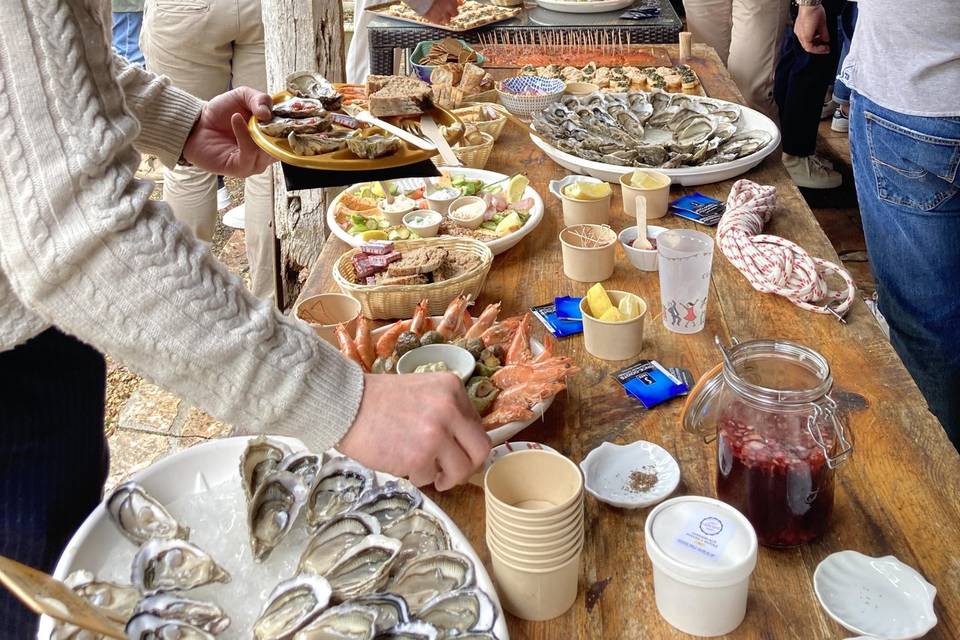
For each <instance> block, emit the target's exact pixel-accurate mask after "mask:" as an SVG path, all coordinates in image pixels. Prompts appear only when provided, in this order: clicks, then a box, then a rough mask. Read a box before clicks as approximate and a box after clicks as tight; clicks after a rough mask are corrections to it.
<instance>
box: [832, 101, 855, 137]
mask: <svg viewBox="0 0 960 640" xmlns="http://www.w3.org/2000/svg"><path fill="white" fill-rule="evenodd" d="M830 128H831V129H833V130H834V131H839V132H840V133H848V132H849V131H850V116H848V115H847V114H845V113H844V112H843V110H842V109H841V108H840V107H837V110H836V111H834V112H833V121H832V122H831V123H830Z"/></svg>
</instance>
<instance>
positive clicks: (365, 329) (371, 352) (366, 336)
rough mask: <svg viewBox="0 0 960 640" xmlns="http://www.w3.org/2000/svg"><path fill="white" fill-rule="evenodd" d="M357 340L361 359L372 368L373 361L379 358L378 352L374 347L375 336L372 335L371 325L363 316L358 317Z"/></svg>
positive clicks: (367, 366)
mask: <svg viewBox="0 0 960 640" xmlns="http://www.w3.org/2000/svg"><path fill="white" fill-rule="evenodd" d="M355 342H356V344H357V352H358V353H359V354H360V359H361V360H363V366H365V367H366V368H367V369H370V368H371V367H372V366H373V361H374V360H376V358H377V352H376V350H375V349H374V347H373V338H372V337H371V336H370V325H369V324H367V319H366V318H364V317H363V316H360V317H359V318H357V337H356V339H355Z"/></svg>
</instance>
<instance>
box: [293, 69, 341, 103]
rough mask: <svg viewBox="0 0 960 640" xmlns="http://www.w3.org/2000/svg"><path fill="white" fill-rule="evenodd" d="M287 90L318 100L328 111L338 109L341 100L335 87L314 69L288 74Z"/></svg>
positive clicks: (302, 96) (296, 94)
mask: <svg viewBox="0 0 960 640" xmlns="http://www.w3.org/2000/svg"><path fill="white" fill-rule="evenodd" d="M287 91H289V92H290V93H292V94H293V95H295V96H299V97H301V98H313V99H314V100H318V101H320V103H321V104H323V106H324V108H326V109H327V110H328V111H335V110H336V109H339V108H340V103H341V102H342V100H343V96H341V95H340V92H339V91H337V89H336V87H334V86H333V85H332V84H331V83H330V81H329V80H327V79H326V78H324V77H323V76H322V75H320V74H319V73H317V72H315V71H295V72H293V73H291V74H290V75H288V76H287Z"/></svg>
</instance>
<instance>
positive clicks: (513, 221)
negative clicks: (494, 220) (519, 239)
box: [495, 211, 523, 236]
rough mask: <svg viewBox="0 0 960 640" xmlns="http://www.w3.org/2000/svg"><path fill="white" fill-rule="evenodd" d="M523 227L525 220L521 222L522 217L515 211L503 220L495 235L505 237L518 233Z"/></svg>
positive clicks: (498, 225)
mask: <svg viewBox="0 0 960 640" xmlns="http://www.w3.org/2000/svg"><path fill="white" fill-rule="evenodd" d="M522 226H523V220H521V219H520V216H519V215H517V212H516V211H514V212H513V213H511V214H509V215H508V216H506V217H505V218H504V219H503V220H501V221H500V223H499V224H497V229H496V232H495V233H496V234H497V235H498V236H505V235H507V234H508V233H513V232H514V231H516V230H517V229H519V228H520V227H522Z"/></svg>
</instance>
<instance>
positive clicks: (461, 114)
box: [453, 102, 507, 142]
mask: <svg viewBox="0 0 960 640" xmlns="http://www.w3.org/2000/svg"><path fill="white" fill-rule="evenodd" d="M484 109H486V110H488V111H492V112H493V114H494V115H495V116H496V117H495V118H494V119H493V120H478V118H479V117H480V116H481V112H482V110H484ZM453 113H454V114H455V115H456V116H457V117H458V118H460V120H461V121H462V122H463V123H464V124H469V125H473V126H474V127H476V128H477V130H478V131H480V132H482V133H489V134H490V136H491V137H492V138H493V141H494V142H496V141H497V138H499V137H500V134H501V133H503V128H504V126H505V125H506V124H507V117H506V116H505V115H503V114H502V113H498V112H497V111H496V110H495V108H494V107H488V106H486V105H484V104H482V103H475V102H474V103H469V102H468V103H464V104H463V105H462V106H461V107H460V108H458V109H454V110H453Z"/></svg>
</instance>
